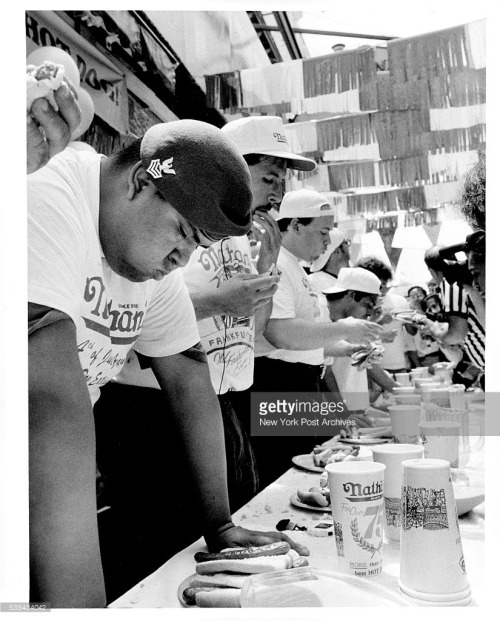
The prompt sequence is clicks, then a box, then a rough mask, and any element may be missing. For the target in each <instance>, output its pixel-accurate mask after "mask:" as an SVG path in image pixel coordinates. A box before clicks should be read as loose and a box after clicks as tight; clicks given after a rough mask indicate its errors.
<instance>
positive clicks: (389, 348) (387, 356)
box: [379, 293, 415, 371]
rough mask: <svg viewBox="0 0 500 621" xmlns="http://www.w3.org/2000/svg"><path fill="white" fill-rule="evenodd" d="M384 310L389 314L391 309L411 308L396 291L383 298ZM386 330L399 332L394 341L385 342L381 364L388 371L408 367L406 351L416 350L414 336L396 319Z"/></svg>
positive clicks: (388, 324)
mask: <svg viewBox="0 0 500 621" xmlns="http://www.w3.org/2000/svg"><path fill="white" fill-rule="evenodd" d="M382 310H383V312H384V313H387V314H389V313H390V312H391V311H400V310H401V311H404V310H410V305H409V304H408V301H407V300H406V298H404V297H403V296H402V295H397V294H396V293H387V294H386V295H385V296H384V297H383V298H382ZM383 328H384V330H396V332H397V334H396V336H395V338H394V340H393V341H392V343H386V342H383V343H382V345H383V347H384V350H385V351H384V354H383V356H382V358H381V360H380V363H379V364H380V366H382V368H384V369H387V370H388V371H391V370H397V369H405V368H406V357H405V352H406V351H414V350H415V341H414V338H413V336H411V335H410V334H408V332H407V330H406V329H405V328H404V327H403V323H402V322H401V321H397V320H396V319H394V320H393V321H391V322H390V323H386V324H384V326H383Z"/></svg>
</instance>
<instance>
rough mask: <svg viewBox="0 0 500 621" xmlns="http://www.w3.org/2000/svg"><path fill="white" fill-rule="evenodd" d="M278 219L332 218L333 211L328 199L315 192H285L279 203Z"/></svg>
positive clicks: (303, 190)
mask: <svg viewBox="0 0 500 621" xmlns="http://www.w3.org/2000/svg"><path fill="white" fill-rule="evenodd" d="M278 215H279V217H278V218H277V220H282V219H283V218H319V217H320V216H334V215H335V209H334V208H333V207H332V206H331V205H330V203H329V202H328V199H327V198H326V197H325V196H323V194H320V193H319V192H316V190H305V189H302V190H294V191H293V192H287V193H286V194H285V196H284V197H283V200H282V201H281V205H280V210H279V214H278Z"/></svg>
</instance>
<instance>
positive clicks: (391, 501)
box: [371, 444, 424, 541]
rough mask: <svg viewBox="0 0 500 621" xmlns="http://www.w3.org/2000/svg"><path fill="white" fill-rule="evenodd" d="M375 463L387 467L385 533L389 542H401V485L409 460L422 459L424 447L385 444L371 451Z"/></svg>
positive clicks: (385, 477)
mask: <svg viewBox="0 0 500 621" xmlns="http://www.w3.org/2000/svg"><path fill="white" fill-rule="evenodd" d="M371 451H372V453H373V461H375V462H378V463H380V464H384V465H385V473H384V515H385V519H384V532H385V535H386V537H387V539H388V540H389V541H399V531H400V528H401V483H402V481H403V466H402V465H401V464H402V463H403V462H404V461H405V460H407V459H422V458H423V456H424V448H423V446H417V445H415V444H385V445H380V446H374V447H373V448H372V449H371Z"/></svg>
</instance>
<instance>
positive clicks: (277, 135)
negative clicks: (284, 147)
mask: <svg viewBox="0 0 500 621" xmlns="http://www.w3.org/2000/svg"><path fill="white" fill-rule="evenodd" d="M273 136H274V137H275V138H276V140H277V141H278V142H284V143H285V144H287V142H286V136H284V135H283V134H280V133H279V132H274V134H273Z"/></svg>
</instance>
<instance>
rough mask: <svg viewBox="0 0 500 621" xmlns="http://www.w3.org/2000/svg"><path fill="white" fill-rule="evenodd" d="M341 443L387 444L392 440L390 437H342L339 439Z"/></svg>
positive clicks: (359, 444)
mask: <svg viewBox="0 0 500 621" xmlns="http://www.w3.org/2000/svg"><path fill="white" fill-rule="evenodd" d="M339 442H342V444H354V445H357V446H361V445H363V444H364V445H366V446H374V445H375V444H387V443H388V442H392V438H343V439H342V440H339Z"/></svg>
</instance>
